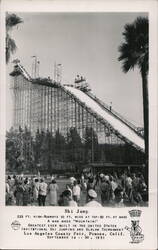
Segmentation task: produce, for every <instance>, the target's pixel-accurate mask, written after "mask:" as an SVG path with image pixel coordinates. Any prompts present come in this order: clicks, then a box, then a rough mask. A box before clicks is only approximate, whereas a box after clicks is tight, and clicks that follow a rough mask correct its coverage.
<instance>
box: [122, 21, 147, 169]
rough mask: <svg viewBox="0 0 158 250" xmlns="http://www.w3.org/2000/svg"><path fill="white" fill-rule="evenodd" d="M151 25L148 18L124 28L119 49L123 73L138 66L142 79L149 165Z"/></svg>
mask: <svg viewBox="0 0 158 250" xmlns="http://www.w3.org/2000/svg"><path fill="white" fill-rule="evenodd" d="M148 29H149V24H148V18H147V17H138V18H137V19H136V20H135V21H134V22H133V23H131V24H126V25H125V27H124V32H123V33H122V34H123V37H124V40H125V42H123V43H122V44H121V45H120V47H119V52H120V56H119V58H118V60H119V61H122V62H123V63H122V69H123V72H125V73H127V72H128V71H129V70H131V69H134V68H135V67H136V66H137V67H138V68H139V70H140V73H141V77H142V92H143V115H144V138H145V158H146V164H147V165H148V135H149V133H148V128H149V126H148V118H149V112H148V68H149V66H148V57H149V34H148Z"/></svg>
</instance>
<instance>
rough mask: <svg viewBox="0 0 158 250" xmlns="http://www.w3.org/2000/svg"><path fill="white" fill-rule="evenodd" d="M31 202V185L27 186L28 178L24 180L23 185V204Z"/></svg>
mask: <svg viewBox="0 0 158 250" xmlns="http://www.w3.org/2000/svg"><path fill="white" fill-rule="evenodd" d="M30 203H31V187H30V186H29V183H28V179H27V178H26V179H25V180H24V185H23V206H27V205H28V204H30Z"/></svg>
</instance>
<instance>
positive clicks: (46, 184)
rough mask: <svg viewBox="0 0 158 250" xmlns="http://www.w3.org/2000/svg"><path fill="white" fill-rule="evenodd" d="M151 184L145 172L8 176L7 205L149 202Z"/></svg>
mask: <svg viewBox="0 0 158 250" xmlns="http://www.w3.org/2000/svg"><path fill="white" fill-rule="evenodd" d="M147 189H148V188H147V184H146V183H145V180H144V176H143V175H142V173H128V172H126V171H124V172H123V173H122V174H118V173H116V172H115V173H113V174H105V173H104V174H103V173H98V174H96V175H94V174H92V173H89V174H88V175H86V176H85V175H84V174H82V175H81V176H80V178H75V177H70V178H69V179H65V186H64V190H62V192H61V187H60V182H59V180H58V179H57V178H55V177H54V176H52V177H51V178H49V179H47V178H46V177H45V178H44V177H41V176H32V177H26V176H23V175H20V176H15V175H14V176H7V178H6V205H16V206H29V205H32V206H46V205H50V206H72V207H75V206H89V207H90V206H91V207H98V206H99V207H101V206H103V207H106V206H111V207H113V206H114V207H124V206H144V205H146V204H147V202H148V191H147Z"/></svg>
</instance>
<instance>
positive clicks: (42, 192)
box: [39, 182, 48, 195]
mask: <svg viewBox="0 0 158 250" xmlns="http://www.w3.org/2000/svg"><path fill="white" fill-rule="evenodd" d="M47 186H48V185H47V183H45V182H41V183H40V184H39V194H40V195H47Z"/></svg>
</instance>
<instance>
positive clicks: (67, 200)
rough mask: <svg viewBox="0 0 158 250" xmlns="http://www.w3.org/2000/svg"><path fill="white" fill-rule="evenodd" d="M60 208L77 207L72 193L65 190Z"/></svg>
mask: <svg viewBox="0 0 158 250" xmlns="http://www.w3.org/2000/svg"><path fill="white" fill-rule="evenodd" d="M58 203H59V206H68V207H77V202H76V201H74V200H73V199H72V196H71V192H70V191H69V190H65V191H64V192H63V193H62V194H61V195H60V199H59V202H58Z"/></svg>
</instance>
